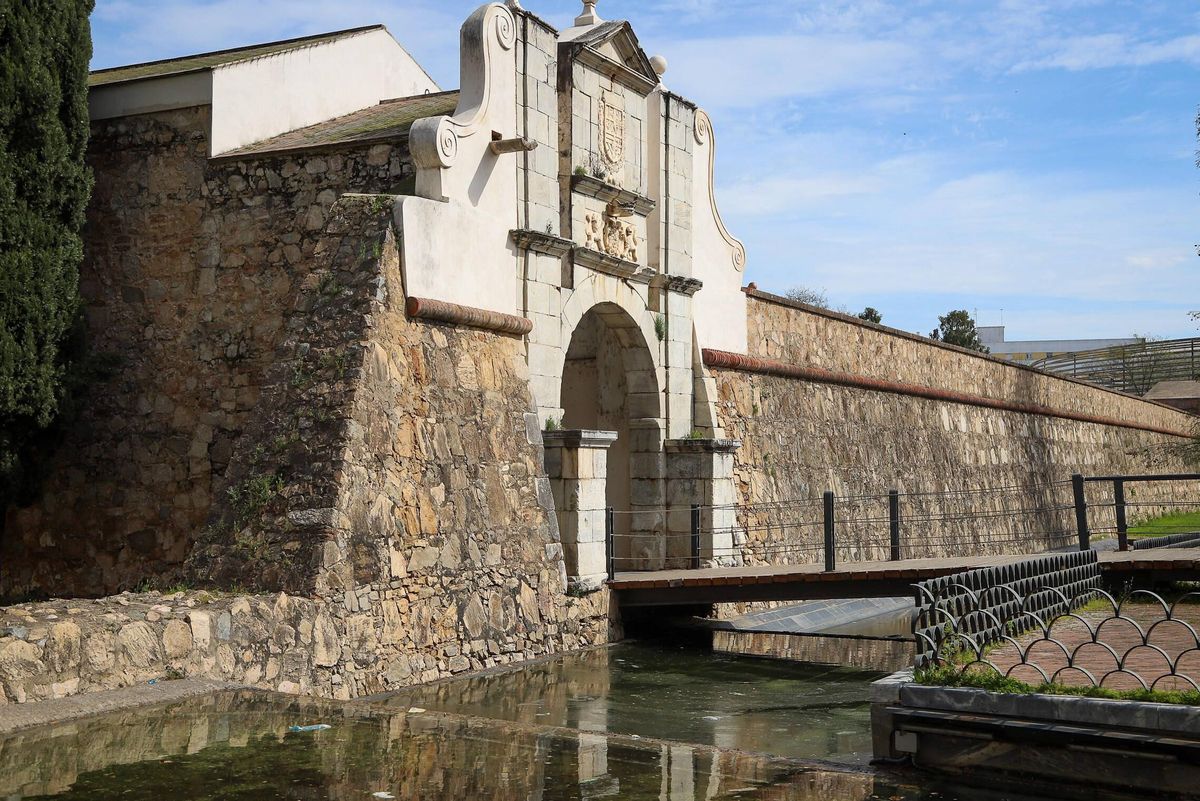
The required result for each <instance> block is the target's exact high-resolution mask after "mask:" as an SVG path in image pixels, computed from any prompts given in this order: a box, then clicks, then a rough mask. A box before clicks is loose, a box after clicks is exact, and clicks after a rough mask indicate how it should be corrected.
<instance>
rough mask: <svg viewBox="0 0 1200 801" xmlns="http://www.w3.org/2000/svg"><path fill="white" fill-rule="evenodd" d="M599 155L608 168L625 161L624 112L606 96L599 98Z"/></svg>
mask: <svg viewBox="0 0 1200 801" xmlns="http://www.w3.org/2000/svg"><path fill="white" fill-rule="evenodd" d="M600 155H601V156H603V157H604V161H605V163H606V164H608V166H609V167H614V168H615V167H618V166H619V165H620V164H621V163H622V162H623V161H624V160H625V112H624V111H623V110H621V109H619V108H617V107H616V105H614V104H613V102H612V101H611V100H610V99H609V97H608V95H607V94H605V95H602V96H601V98H600Z"/></svg>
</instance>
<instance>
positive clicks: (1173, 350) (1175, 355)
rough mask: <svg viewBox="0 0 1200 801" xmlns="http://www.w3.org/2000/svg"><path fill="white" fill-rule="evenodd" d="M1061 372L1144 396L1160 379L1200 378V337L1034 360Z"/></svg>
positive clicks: (1136, 344)
mask: <svg viewBox="0 0 1200 801" xmlns="http://www.w3.org/2000/svg"><path fill="white" fill-rule="evenodd" d="M1033 366H1034V367H1038V368H1040V369H1042V370H1047V371H1049V372H1052V373H1057V374H1059V375H1064V376H1068V377H1070V378H1076V379H1079V380H1080V381H1087V382H1088V383H1090V384H1098V385H1100V386H1102V387H1108V388H1109V389H1117V390H1120V391H1122V392H1129V393H1131V394H1134V395H1145V394H1146V393H1147V392H1149V391H1150V389H1151V388H1152V387H1153V386H1154V385H1155V384H1157V383H1158V382H1159V381H1171V380H1196V379H1198V378H1200V338H1196V337H1191V338H1188V339H1169V340H1162V341H1159V342H1151V341H1143V342H1134V343H1132V344H1129V345H1117V346H1114V347H1110V348H1099V349H1096V350H1085V351H1078V352H1076V353H1063V354H1059V355H1057V356H1051V357H1049V358H1046V359H1042V360H1040V361H1037V362H1034V364H1033Z"/></svg>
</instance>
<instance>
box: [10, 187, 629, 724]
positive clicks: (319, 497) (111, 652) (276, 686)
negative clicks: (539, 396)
mask: <svg viewBox="0 0 1200 801" xmlns="http://www.w3.org/2000/svg"><path fill="white" fill-rule="evenodd" d="M394 204H395V198H392V197H390V196H370V195H357V196H355V195H351V196H347V197H344V198H342V199H341V200H339V201H338V202H337V203H336V204H335V205H334V206H333V207H332V208H331V209H330V211H329V214H328V221H327V222H326V233H325V235H324V236H323V237H321V238H320V241H319V242H318V243H317V244H316V245H315V246H314V259H315V261H316V263H317V264H319V265H321V266H320V267H318V268H316V269H314V270H313V271H312V272H311V273H310V274H309V275H308V276H307V277H306V278H305V280H304V281H303V282H301V283H300V285H299V286H298V287H297V289H296V292H295V294H294V295H293V296H292V297H290V298H288V299H287V303H286V304H285V305H284V306H283V308H284V309H285V320H284V323H283V331H284V334H283V336H282V337H281V341H280V342H279V343H278V347H277V350H276V353H275V356H276V360H275V362H274V364H273V365H272V367H271V369H270V370H269V371H268V373H267V375H266V376H265V377H264V380H263V385H262V393H261V400H260V404H259V406H258V409H257V412H256V416H255V420H254V422H253V423H252V424H251V425H249V426H248V427H247V429H246V431H245V432H244V434H243V436H242V437H241V439H240V440H239V442H238V444H237V445H236V447H235V448H234V450H233V453H232V455H231V457H230V465H229V470H228V473H229V474H228V476H226V477H225V479H224V480H223V482H222V484H221V485H220V486H219V487H218V491H217V493H216V503H215V505H214V508H213V510H212V513H211V514H210V515H209V517H208V522H207V525H206V526H204V528H203V531H202V533H201V534H200V536H199V538H198V542H197V543H196V545H195V547H194V548H193V550H192V552H191V555H190V558H189V560H188V563H187V565H186V573H185V574H184V575H185V576H186V579H187V581H186V584H187V586H188V587H196V586H207V587H214V588H221V589H220V590H216V591H214V592H208V591H197V590H194V589H189V590H188V591H187V592H186V593H185V592H182V591H181V592H179V593H178V594H170V593H168V594H160V593H142V594H136V595H124V596H116V597H114V598H107V599H98V600H96V601H86V600H77V601H49V602H42V603H36V604H24V605H18V606H13V607H9V608H8V609H5V610H3V611H2V612H0V703H4V702H9V701H16V702H24V701H26V700H36V699H40V698H51V697H61V696H65V695H72V694H75V693H78V692H86V691H89V690H96V689H105V688H110V687H122V686H129V685H131V684H136V683H139V682H143V681H146V680H148V679H150V678H163V677H169V676H172V675H176V676H178V675H187V676H199V677H207V678H214V679H221V680H229V681H234V682H238V683H242V684H247V685H251V686H257V687H262V688H264V689H273V690H279V691H283V692H291V693H303V694H308V695H316V696H322V697H336V698H352V697H359V696H363V695H368V694H372V693H378V692H383V691H386V690H389V689H397V688H399V687H403V686H406V685H409V684H412V683H416V682H422V681H430V680H432V679H435V678H440V677H443V676H448V675H453V674H456V673H462V672H464V671H467V670H480V669H483V668H487V667H493V666H496V665H501V664H507V663H512V662H518V661H525V660H529V659H533V658H536V657H538V656H544V655H547V654H552V653H557V652H561V651H566V650H573V649H578V648H582V647H586V646H589V645H595V644H601V643H604V642H607V641H609V639H610V638H613V637H618V636H619V630H616V629H614V626H617V625H619V624H618V622H617V616H616V615H615V614H612V613H610V610H609V606H608V605H609V594H608V592H607V591H606V590H602V591H600V592H595V593H591V594H589V595H587V596H586V597H575V596H572V595H570V594H568V593H567V586H566V575H565V572H564V566H563V552H562V545H561V543H560V541H559V536H558V529H557V524H556V519H555V516H554V514H553V505H552V504H553V502H552V500H551V498H550V490H549V482H548V480H547V479H546V477H545V468H544V464H543V454H542V445H541V430H540V427H539V426H538V425H537V422H536V420H537V415H536V410H535V407H534V405H533V402H532V397H531V395H530V393H529V389H528V373H527V368H526V366H525V362H524V354H523V349H522V347H521V344H522V343H521V340H520V339H519V338H517V337H513V336H505V335H501V334H497V333H493V332H490V331H481V330H475V329H472V328H464V327H456V326H452V325H446V324H441V323H429V322H425V321H418V320H411V319H409V318H408V317H407V316H406V314H405V300H406V299H405V296H404V294H403V290H402V282H401V280H400V272H399V253H398V250H397V243H396V237H395V232H394V228H393V224H394V223H393V221H394ZM229 489H232V490H233V491H232V492H228V491H226V490H229ZM147 570H149V568H148V569H147ZM281 590H282V591H283V592H280V591H281Z"/></svg>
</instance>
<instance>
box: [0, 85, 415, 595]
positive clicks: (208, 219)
mask: <svg viewBox="0 0 1200 801" xmlns="http://www.w3.org/2000/svg"><path fill="white" fill-rule="evenodd" d="M208 129H209V119H208V108H207V107H195V108H188V109H181V110H175V111H164V112H158V113H150V114H141V115H136V116H130V117H121V118H118V119H113V120H103V121H99V122H96V123H94V124H93V129H92V138H91V144H90V148H89V162H90V164H91V166H92V169H93V170H94V171H95V176H96V190H95V193H94V196H93V198H92V202H91V205H90V206H89V211H88V222H87V228H86V230H85V232H84V252H85V262H84V264H83V267H82V275H81V288H82V294H83V297H84V302H85V311H86V315H87V328H88V336H89V345H90V347H91V349H92V350H93V351H95V352H97V353H102V354H111V355H113V356H115V357H116V358H117V364H116V367H115V369H114V370H113V375H112V376H111V378H108V379H107V380H104V381H101V382H99V383H97V384H96V385H94V386H92V387H90V388H89V397H88V398H87V401H86V403H85V404H84V407H83V410H82V415H81V417H80V419H79V420H78V421H76V422H75V423H74V424H73V425H72V426H71V428H70V430H69V431H68V432H67V433H66V436H65V439H64V441H63V443H62V445H61V447H60V448H59V450H58V453H57V462H56V463H55V464H54V465H53V466H52V469H51V470H50V471H49V476H48V479H47V481H46V483H45V487H44V492H43V495H42V497H41V498H40V499H39V501H38V502H37V503H35V504H33V505H31V506H29V507H27V508H23V509H9V510H7V517H6V520H5V521H4V523H5V525H4V536H3V538H2V539H0V563H2V564H3V566H4V569H3V570H2V571H0V597H4V596H18V595H21V594H22V593H25V592H27V591H30V590H35V589H39V588H40V589H42V590H43V591H52V592H54V593H56V594H60V595H61V594H72V595H96V594H103V593H110V592H116V591H118V590H123V589H132V588H134V587H136V586H138V584H139V583H140V582H143V581H145V580H147V579H154V580H156V581H164V580H165V581H168V582H169V581H170V580H171V576H172V575H177V574H178V571H179V568H180V567H181V566H182V563H183V561H184V559H185V558H186V556H187V554H188V552H189V551H190V549H191V545H192V541H193V538H194V536H195V533H196V532H197V531H198V530H199V529H200V528H201V527H202V526H203V524H204V521H205V519H206V517H207V516H208V513H209V510H210V507H211V506H212V503H213V500H214V497H215V493H216V492H217V491H218V489H219V485H220V483H221V480H222V477H223V476H224V474H225V470H226V468H227V466H228V463H229V459H230V456H231V454H232V451H233V447H234V444H235V443H236V441H237V439H238V437H239V436H240V434H241V432H242V430H243V428H244V427H245V426H246V423H247V420H248V419H249V418H250V417H251V415H252V412H253V410H254V408H255V407H256V405H257V403H258V400H259V396H260V392H261V387H262V382H263V380H264V376H265V373H266V371H267V368H268V367H269V366H270V365H271V364H272V362H273V360H274V358H275V347H276V344H277V342H278V339H279V337H280V334H281V331H282V321H283V318H284V315H285V313H286V312H287V311H288V306H287V302H288V298H289V297H290V296H291V295H292V294H293V292H294V290H295V288H296V286H297V284H298V282H299V281H300V280H301V279H302V278H303V277H304V276H305V275H307V274H309V272H310V271H311V269H312V260H313V253H314V250H315V248H316V245H317V242H318V240H319V239H320V237H321V234H322V231H323V229H324V227H325V221H326V216H327V215H328V213H329V209H330V207H331V206H332V205H333V203H334V201H335V200H336V199H337V198H338V197H339V196H340V195H342V194H343V193H345V192H380V191H381V192H388V193H396V192H398V191H401V190H402V189H403V187H404V186H405V185H406V184H408V185H410V184H411V182H412V177H413V169H412V164H411V159H410V158H409V156H408V153H407V148H406V146H405V143H404V142H402V141H401V142H389V143H382V144H372V145H370V146H362V147H358V148H345V149H342V150H340V151H333V152H320V153H297V154H288V155H279V156H274V157H259V158H248V159H240V160H239V159H226V160H220V161H212V160H210V159H209V158H208V150H209V142H208Z"/></svg>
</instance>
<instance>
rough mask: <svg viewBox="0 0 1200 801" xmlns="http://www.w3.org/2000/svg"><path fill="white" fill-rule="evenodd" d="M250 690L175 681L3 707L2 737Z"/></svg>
mask: <svg viewBox="0 0 1200 801" xmlns="http://www.w3.org/2000/svg"><path fill="white" fill-rule="evenodd" d="M241 689H247V688H245V687H243V686H242V685H240V684H231V683H229V682H222V681H208V680H205V679H174V680H170V681H167V680H164V681H158V682H155V683H154V684H137V685H133V686H130V687H121V688H119V689H116V690H98V691H97V692H90V693H81V694H79V695H71V696H68V697H66V698H55V699H51V700H45V701H34V702H32V703H27V704H6V705H4V706H0V735H7V734H12V733H14V732H18V731H21V730H23V729H31V728H36V727H38V726H51V725H54V724H58V723H69V722H71V721H75V720H80V719H82V718H88V717H92V716H94V715H103V714H106V713H109V712H121V711H124V710H127V709H135V708H137V707H143V706H154V705H155V704H166V703H172V702H174V701H182V700H184V699H187V698H196V697H199V696H205V695H210V694H212V693H215V692H219V691H221V690H241Z"/></svg>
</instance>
